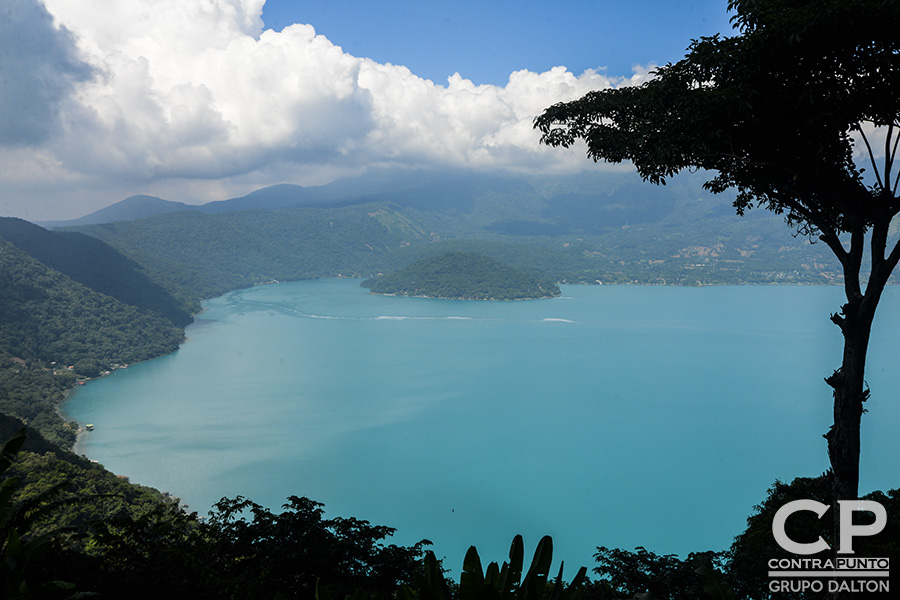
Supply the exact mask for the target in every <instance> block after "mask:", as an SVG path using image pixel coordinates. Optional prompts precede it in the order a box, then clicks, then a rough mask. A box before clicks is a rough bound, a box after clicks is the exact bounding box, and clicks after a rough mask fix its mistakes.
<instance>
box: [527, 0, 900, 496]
mask: <svg viewBox="0 0 900 600" xmlns="http://www.w3.org/2000/svg"><path fill="white" fill-rule="evenodd" d="M729 10H731V11H734V16H733V17H732V22H733V23H734V24H735V28H736V29H737V31H738V34H737V35H735V36H733V37H723V36H720V35H716V36H713V37H709V38H702V39H700V40H698V41H694V42H693V43H692V44H691V45H690V47H689V48H688V51H687V54H686V56H685V57H684V58H683V59H682V60H680V61H678V62H677V63H675V64H668V65H666V66H664V67H661V68H660V69H658V71H657V72H656V74H655V77H654V78H653V79H652V80H650V81H648V82H646V83H645V84H643V85H641V86H638V87H623V88H617V89H610V90H603V91H597V92H591V93H589V94H587V95H586V96H584V97H583V98H581V99H580V100H576V101H573V102H568V103H563V104H557V105H555V106H552V107H550V108H548V109H546V110H545V111H544V113H543V114H542V115H541V116H539V117H538V118H537V119H536V120H535V127H536V128H538V129H539V130H540V131H541V132H542V134H543V135H542V138H541V141H542V143H544V144H549V145H551V146H564V147H569V146H571V145H573V144H574V143H575V142H576V141H578V140H584V142H586V143H587V154H588V156H589V157H591V158H593V159H594V160H595V161H598V160H605V161H609V162H621V161H626V160H629V161H631V162H632V163H633V164H634V165H635V167H636V168H637V171H638V173H640V175H641V176H642V177H643V178H644V179H645V180H649V181H651V182H653V183H656V184H665V180H666V178H667V177H671V176H673V175H675V174H676V173H678V172H680V171H682V170H683V169H688V170H701V169H702V170H708V171H710V172H712V174H713V175H714V176H713V177H712V178H711V179H710V180H709V181H708V182H707V183H706V184H705V187H706V188H707V189H708V190H710V191H712V192H714V193H719V192H723V191H725V190H728V189H734V190H736V191H737V198H736V200H735V201H734V206H735V208H736V209H737V213H738V214H743V213H744V212H745V211H747V210H749V209H750V208H751V207H754V206H757V207H763V208H766V209H768V210H771V211H774V212H775V213H778V214H783V215H784V216H785V221H786V222H787V223H788V225H790V226H791V227H793V228H794V229H795V231H796V232H797V233H798V234H801V235H806V236H809V237H810V239H811V240H813V241H814V240H815V239H816V238H817V239H818V240H821V241H822V242H824V243H825V244H827V245H828V247H829V248H830V249H831V251H832V252H833V253H834V255H835V256H836V257H837V258H838V259H839V260H840V263H841V265H842V267H843V278H844V281H843V283H844V291H845V294H846V303H845V304H844V305H843V306H842V307H841V309H840V312H839V313H836V314H834V315H832V316H831V320H832V321H834V323H835V324H836V325H837V326H838V327H840V329H841V332H842V334H843V338H844V353H843V361H842V363H841V366H840V368H839V369H837V370H836V371H835V372H834V374H832V375H831V376H829V377H828V378H827V379H826V381H827V382H828V384H829V385H830V386H831V387H832V388H833V395H834V424H833V425H832V426H831V428H830V429H829V431H828V432H827V433H826V434H825V437H826V439H827V441H828V456H829V458H830V461H831V466H832V469H833V472H834V494H835V498H836V499H854V498H856V497H857V495H858V481H859V452H860V419H861V415H862V413H863V405H864V402H865V401H866V400H867V399H868V397H869V389H868V386H867V384H866V382H865V378H864V373H865V364H866V351H867V348H868V343H869V335H870V331H871V327H872V321H873V318H874V316H875V309H876V307H877V306H878V301H879V299H880V298H881V294H882V292H883V290H884V287H885V284H886V283H887V281H888V277H889V276H890V275H891V272H892V271H893V270H894V267H895V266H896V265H897V262H898V260H900V245H898V244H897V243H896V241H895V240H892V241H891V242H890V243H889V227H890V224H891V220H892V219H893V218H894V216H895V215H897V213H898V212H900V199H898V196H897V188H898V183H900V172H895V170H894V159H895V157H896V154H897V147H898V141H900V93H898V91H900V35H898V34H897V32H898V31H900V2H896V1H882V0H732V1H731V2H729ZM866 169H871V170H870V171H869V172H865V173H864V171H866ZM867 249H868V251H866V250H867ZM864 254H866V255H867V258H866V260H868V261H869V264H868V265H867V268H864V266H863V264H864ZM864 283H865V286H863V284H864Z"/></svg>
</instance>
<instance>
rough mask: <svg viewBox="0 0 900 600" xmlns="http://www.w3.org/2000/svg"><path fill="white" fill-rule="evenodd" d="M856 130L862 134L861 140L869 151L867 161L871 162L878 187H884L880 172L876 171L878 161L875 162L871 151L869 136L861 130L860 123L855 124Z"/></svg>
mask: <svg viewBox="0 0 900 600" xmlns="http://www.w3.org/2000/svg"><path fill="white" fill-rule="evenodd" d="M856 131H858V132H859V135H860V136H862V139H863V142H864V143H865V144H866V150H868V151H869V162H870V163H871V164H872V170H873V171H875V178H876V179H877V180H878V187H880V188H881V189H884V182H882V181H881V173H879V172H878V163H876V162H875V153H874V152H872V145H871V144H869V138H867V137H866V133H865V132H864V131H863V128H862V123H857V124H856Z"/></svg>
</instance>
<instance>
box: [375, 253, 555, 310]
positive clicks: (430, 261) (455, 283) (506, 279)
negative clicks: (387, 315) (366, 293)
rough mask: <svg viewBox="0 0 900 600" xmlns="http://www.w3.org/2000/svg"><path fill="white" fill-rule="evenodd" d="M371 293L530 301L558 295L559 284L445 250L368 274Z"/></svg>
mask: <svg viewBox="0 0 900 600" xmlns="http://www.w3.org/2000/svg"><path fill="white" fill-rule="evenodd" d="M360 285H362V286H363V287H367V288H369V289H370V290H372V293H373V294H389V295H396V296H416V297H424V298H448V299H459V300H530V299H536V298H552V297H554V296H559V294H560V291H559V286H557V285H556V284H555V283H553V282H551V281H546V280H541V279H539V278H538V277H533V276H530V275H527V274H525V273H523V272H522V271H519V270H517V269H514V268H513V267H510V266H508V265H505V264H503V263H501V262H499V261H497V260H495V259H493V258H490V257H487V256H484V255H481V254H477V253H474V252H447V253H444V254H440V255H437V256H431V257H428V258H423V259H421V260H418V261H416V262H413V263H411V264H409V265H407V266H406V267H404V268H402V269H400V270H399V271H395V272H393V273H387V274H384V275H378V276H376V277H370V278H369V279H366V280H365V281H363V282H362V283H361V284H360Z"/></svg>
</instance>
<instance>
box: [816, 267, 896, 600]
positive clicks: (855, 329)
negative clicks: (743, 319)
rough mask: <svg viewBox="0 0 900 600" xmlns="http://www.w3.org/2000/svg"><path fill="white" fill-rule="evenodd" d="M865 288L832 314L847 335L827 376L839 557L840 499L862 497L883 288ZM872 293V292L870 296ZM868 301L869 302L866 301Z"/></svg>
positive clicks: (840, 596) (836, 597) (837, 595)
mask: <svg viewBox="0 0 900 600" xmlns="http://www.w3.org/2000/svg"><path fill="white" fill-rule="evenodd" d="M875 287H876V288H877V289H874V290H866V292H867V293H866V296H868V298H867V299H864V298H863V297H861V296H859V297H852V298H851V299H850V301H849V302H847V304H845V305H844V306H843V307H842V308H841V313H842V315H843V317H839V316H838V315H833V316H832V321H834V322H835V323H836V324H837V325H838V326H839V327H840V328H841V332H842V333H843V335H844V355H843V360H842V362H841V368H840V369H838V370H837V371H835V372H834V373H833V374H832V375H831V377H828V378H826V379H825V381H826V383H828V385H830V386H831V387H832V389H833V390H834V424H833V425H832V426H831V428H830V429H829V430H828V433H826V434H825V436H824V437H825V439H826V440H827V441H828V458H829V459H830V461H831V470H832V473H833V475H834V477H833V478H832V486H833V487H832V490H833V494H834V497H833V499H832V504H831V513H832V517H833V519H834V521H833V527H834V528H833V532H834V537H833V542H832V552H834V553H835V556H837V549H838V547H839V535H840V511H839V506H838V503H837V502H838V500H856V499H857V498H859V454H860V452H859V450H860V421H861V420H862V414H863V403H864V402H865V401H866V400H867V399H868V397H869V389H868V387H867V386H866V382H865V369H866V352H867V350H868V347H869V334H870V332H871V328H872V319H873V317H874V315H875V306H877V304H878V300H879V298H880V296H881V291H882V290H883V285H882V286H880V287H879V286H878V284H875ZM870 293H871V295H870ZM865 300H867V301H865ZM850 597H851V596H850V595H849V593H848V592H832V593H831V598H832V600H844V599H848V598H850Z"/></svg>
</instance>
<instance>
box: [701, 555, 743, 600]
mask: <svg viewBox="0 0 900 600" xmlns="http://www.w3.org/2000/svg"><path fill="white" fill-rule="evenodd" d="M694 566H696V567H697V568H696V570H695V571H694V572H695V573H697V575H699V576H700V583H701V585H702V586H703V591H704V592H706V593H707V594H708V595H709V596H712V597H713V598H721V599H722V600H737V595H736V594H735V593H734V590H733V589H731V586H730V585H728V582H727V581H725V577H724V576H723V575H722V573H720V572H719V571H717V570H716V569H715V568H714V567H713V565H712V561H710V560H709V558H706V557H698V558H697V559H696V560H695V561H694Z"/></svg>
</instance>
